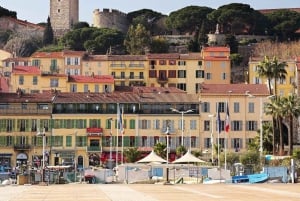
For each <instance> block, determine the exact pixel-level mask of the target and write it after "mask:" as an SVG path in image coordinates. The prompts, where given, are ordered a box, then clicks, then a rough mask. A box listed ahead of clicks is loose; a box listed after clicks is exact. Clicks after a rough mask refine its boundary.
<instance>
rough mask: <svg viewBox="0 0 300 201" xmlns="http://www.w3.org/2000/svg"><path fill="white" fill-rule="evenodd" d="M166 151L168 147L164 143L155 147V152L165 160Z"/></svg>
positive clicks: (159, 143)
mask: <svg viewBox="0 0 300 201" xmlns="http://www.w3.org/2000/svg"><path fill="white" fill-rule="evenodd" d="M166 149H167V145H166V144H165V143H162V142H158V143H156V144H155V145H154V147H153V150H154V152H155V153H156V154H157V155H158V156H160V157H163V158H166V156H167V155H166V154H167V152H166Z"/></svg>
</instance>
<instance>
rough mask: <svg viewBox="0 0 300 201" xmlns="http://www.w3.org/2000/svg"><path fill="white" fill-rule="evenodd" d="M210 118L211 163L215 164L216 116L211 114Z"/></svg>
mask: <svg viewBox="0 0 300 201" xmlns="http://www.w3.org/2000/svg"><path fill="white" fill-rule="evenodd" d="M208 117H209V118H210V123H211V129H210V143H211V163H213V161H214V149H213V145H214V136H213V134H214V121H213V119H214V117H215V115H214V114H209V115H208Z"/></svg>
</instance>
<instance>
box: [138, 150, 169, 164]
mask: <svg viewBox="0 0 300 201" xmlns="http://www.w3.org/2000/svg"><path fill="white" fill-rule="evenodd" d="M166 162H167V161H166V160H165V159H163V158H161V157H160V156H158V155H157V154H156V153H155V152H154V150H152V151H151V153H150V154H148V155H147V156H146V157H145V158H142V159H141V160H139V161H137V163H166Z"/></svg>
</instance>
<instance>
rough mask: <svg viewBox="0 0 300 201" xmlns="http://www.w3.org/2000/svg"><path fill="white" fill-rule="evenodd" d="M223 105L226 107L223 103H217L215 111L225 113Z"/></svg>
mask: <svg viewBox="0 0 300 201" xmlns="http://www.w3.org/2000/svg"><path fill="white" fill-rule="evenodd" d="M225 105H226V103H225V102H218V103H217V109H216V111H217V112H225Z"/></svg>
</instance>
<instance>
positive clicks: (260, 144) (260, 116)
mask: <svg viewBox="0 0 300 201" xmlns="http://www.w3.org/2000/svg"><path fill="white" fill-rule="evenodd" d="M246 95H247V96H248V97H249V98H255V96H254V95H252V94H250V93H249V91H246ZM274 96H275V95H270V96H267V97H265V98H266V99H271V98H273V97H274ZM263 98H264V97H260V98H259V106H260V112H259V129H260V132H259V154H260V158H261V157H262V154H263V151H264V149H263V111H264V105H263Z"/></svg>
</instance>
